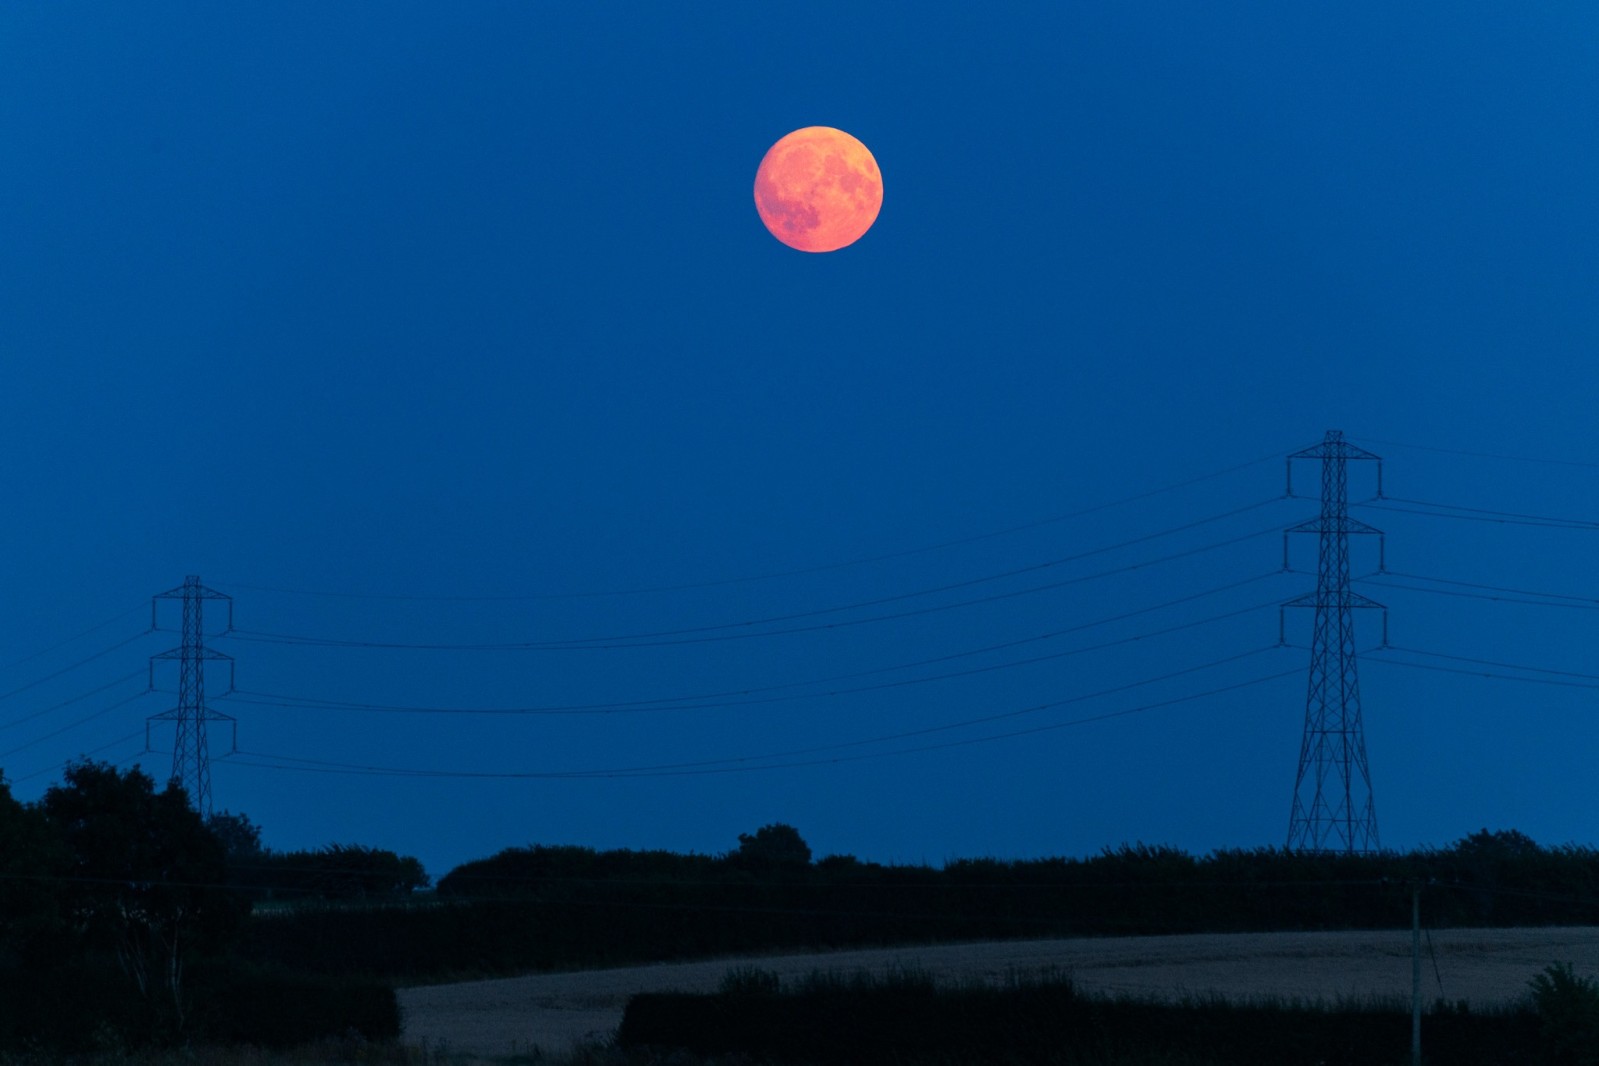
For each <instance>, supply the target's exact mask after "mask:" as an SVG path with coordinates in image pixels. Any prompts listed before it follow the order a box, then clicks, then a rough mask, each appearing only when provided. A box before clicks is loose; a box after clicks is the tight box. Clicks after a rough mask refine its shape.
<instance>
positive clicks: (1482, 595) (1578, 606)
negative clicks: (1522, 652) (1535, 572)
mask: <svg viewBox="0 0 1599 1066" xmlns="http://www.w3.org/2000/svg"><path fill="white" fill-rule="evenodd" d="M1361 580H1362V581H1369V582H1371V583H1372V584H1375V585H1380V586H1382V587H1383V588H1390V589H1402V590H1404V591H1406V592H1425V593H1427V594H1428V595H1432V596H1454V597H1456V598H1458V599H1467V600H1487V601H1489V602H1491V603H1515V604H1522V605H1524V606H1528V607H1567V608H1571V609H1574V610H1592V609H1593V607H1592V606H1589V605H1587V604H1582V603H1552V602H1550V601H1549V600H1534V599H1524V598H1521V597H1517V596H1497V595H1493V594H1491V593H1487V592H1466V591H1462V590H1460V589H1430V588H1427V587H1426V586H1425V585H1406V584H1404V583H1403V582H1399V581H1382V580H1379V578H1378V577H1366V578H1361ZM1529 595H1534V596H1537V595H1542V593H1529Z"/></svg>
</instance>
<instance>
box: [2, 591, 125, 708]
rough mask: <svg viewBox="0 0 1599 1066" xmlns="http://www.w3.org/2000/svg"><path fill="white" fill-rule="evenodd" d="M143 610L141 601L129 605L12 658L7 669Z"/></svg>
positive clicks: (64, 645)
mask: <svg viewBox="0 0 1599 1066" xmlns="http://www.w3.org/2000/svg"><path fill="white" fill-rule="evenodd" d="M144 610H145V606H144V604H142V603H141V604H139V605H138V606H137V607H130V608H128V609H127V610H126V611H123V612H122V613H121V614H117V615H113V616H112V617H110V618H107V619H106V620H105V621H104V622H97V623H95V624H94V625H92V626H90V627H89V628H88V629H85V630H83V631H82V632H79V633H74V634H72V636H70V637H63V638H62V639H61V640H58V641H56V642H55V643H54V644H51V645H48V646H47V647H43V648H40V649H39V650H38V651H32V652H29V653H28V654H26V655H24V656H22V658H20V659H14V660H12V662H10V663H9V664H8V666H7V668H8V669H9V668H10V667H14V666H21V665H22V664H23V663H27V662H32V661H33V660H35V659H38V658H41V657H43V656H45V655H49V654H50V653H51V652H53V651H59V650H60V649H62V648H64V647H66V646H67V645H68V644H72V643H75V642H76V641H79V640H82V639H83V638H84V637H86V636H88V635H89V634H91V633H98V632H99V631H100V630H102V629H104V628H106V627H107V626H109V625H114V624H115V623H117V622H120V621H122V620H123V619H124V618H126V617H128V616H129V615H131V614H142V613H143V612H144ZM0 698H4V697H0Z"/></svg>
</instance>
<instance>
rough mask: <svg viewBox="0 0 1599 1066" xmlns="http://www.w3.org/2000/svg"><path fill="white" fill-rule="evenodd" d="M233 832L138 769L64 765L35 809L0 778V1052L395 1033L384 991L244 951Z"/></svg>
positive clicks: (393, 1007) (389, 995)
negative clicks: (272, 963) (270, 962)
mask: <svg viewBox="0 0 1599 1066" xmlns="http://www.w3.org/2000/svg"><path fill="white" fill-rule="evenodd" d="M237 821H240V822H242V823H243V825H244V826H246V827H248V823H247V821H244V820H237ZM228 828H229V826H228V825H227V824H223V825H221V826H219V827H212V826H208V825H207V824H206V822H205V821H204V820H202V819H201V817H200V816H199V815H198V814H197V813H196V812H195V811H194V810H193V808H192V807H190V805H189V798H188V796H187V795H186V794H185V793H184V791H183V789H182V788H180V787H178V786H177V785H176V784H169V785H168V786H167V787H166V788H165V789H164V790H161V791H157V790H156V788H155V783H154V782H153V781H152V780H151V779H150V778H149V777H148V776H146V775H145V774H143V773H141V772H140V771H138V770H130V771H128V772H126V773H123V772H120V771H118V770H117V769H116V768H115V767H113V766H110V765H108V764H104V763H87V762H86V763H78V764H74V765H72V766H70V767H69V768H68V769H67V771H66V775H65V779H64V780H63V782H62V783H61V784H59V785H54V786H52V787H51V788H50V789H48V790H47V791H46V792H45V794H44V796H43V797H42V798H41V799H40V800H39V801H38V802H36V803H31V804H24V803H20V802H18V801H17V800H16V799H15V798H13V797H12V795H11V793H10V790H9V788H8V787H7V786H6V785H5V784H4V782H3V781H0V1053H3V1052H5V1051H7V1050H12V1049H18V1048H29V1049H51V1050H53V1051H99V1052H106V1053H121V1052H123V1051H125V1050H128V1049H131V1048H136V1047H144V1046H149V1045H163V1044H175V1043H188V1042H193V1041H196V1040H202V1041H226V1042H248V1043H253V1044H257V1045H266V1046H290V1045H295V1044H299V1043H303V1042H305V1041H308V1040H313V1039H318V1038H323V1037H328V1036H334V1035H339V1034H344V1033H347V1032H349V1031H351V1030H354V1031H356V1032H359V1033H361V1034H363V1035H364V1036H365V1037H368V1038H372V1039H382V1038H390V1037H394V1036H397V1035H398V1034H399V1027H400V1018H399V1008H398V1004H397V1002H396V1000H395V996H394V991H393V989H392V988H390V987H388V986H386V985H383V984H380V983H374V982H370V981H361V980H351V979H348V978H330V977H328V976H326V975H321V974H315V973H307V972H305V971H303V970H301V971H296V970H293V969H290V968H285V967H264V966H261V965H260V964H259V963H257V962H253V961H251V960H248V959H245V958H244V957H243V956H241V955H240V954H239V952H238V951H237V950H236V949H237V947H238V945H239V943H240V941H241V938H242V935H243V933H244V931H245V930H246V928H247V927H248V925H249V924H250V921H251V918H250V911H251V900H250V898H249V893H248V892H246V891H243V890H241V889H240V888H238V887H237V886H236V885H234V884H231V883H230V880H231V879H232V877H233V876H234V875H235V873H236V871H234V870H232V869H230V857H231V856H232V855H233V854H234V848H235V845H236V844H237V841H235V840H232V839H230V837H229V834H228V832H227V830H228ZM232 828H237V826H236V825H235V826H233V827H232ZM219 830H220V831H219ZM247 835H248V834H247ZM258 838H259V834H258V833H257V834H256V836H255V839H256V843H257V844H258V843H259V839H258ZM242 872H243V871H242V868H241V870H240V871H237V873H241V874H242Z"/></svg>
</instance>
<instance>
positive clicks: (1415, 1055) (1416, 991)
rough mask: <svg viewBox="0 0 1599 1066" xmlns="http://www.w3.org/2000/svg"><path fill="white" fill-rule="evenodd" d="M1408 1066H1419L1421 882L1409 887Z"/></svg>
mask: <svg viewBox="0 0 1599 1066" xmlns="http://www.w3.org/2000/svg"><path fill="white" fill-rule="evenodd" d="M1410 1066H1421V882H1420V881H1416V882H1413V883H1412V884H1411V886H1410Z"/></svg>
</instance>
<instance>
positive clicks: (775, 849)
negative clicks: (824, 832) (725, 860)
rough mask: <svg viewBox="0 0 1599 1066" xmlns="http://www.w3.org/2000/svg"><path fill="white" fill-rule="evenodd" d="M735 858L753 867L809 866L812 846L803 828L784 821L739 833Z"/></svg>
mask: <svg viewBox="0 0 1599 1066" xmlns="http://www.w3.org/2000/svg"><path fill="white" fill-rule="evenodd" d="M735 857H736V858H737V859H739V860H740V861H742V862H744V863H746V864H748V865H751V866H809V865H810V862H811V847H810V845H809V844H807V843H805V839H804V838H803V837H801V836H800V835H799V830H798V829H795V828H794V827H793V826H791V825H785V824H783V823H782V822H774V823H772V824H771V825H763V826H761V827H760V828H759V829H757V830H756V831H755V833H754V835H753V836H752V835H751V834H749V833H740V834H739V835H738V851H737V852H736V853H735Z"/></svg>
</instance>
